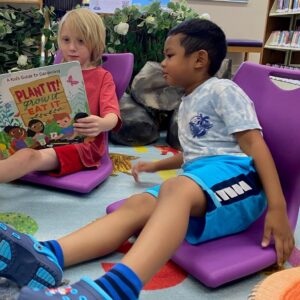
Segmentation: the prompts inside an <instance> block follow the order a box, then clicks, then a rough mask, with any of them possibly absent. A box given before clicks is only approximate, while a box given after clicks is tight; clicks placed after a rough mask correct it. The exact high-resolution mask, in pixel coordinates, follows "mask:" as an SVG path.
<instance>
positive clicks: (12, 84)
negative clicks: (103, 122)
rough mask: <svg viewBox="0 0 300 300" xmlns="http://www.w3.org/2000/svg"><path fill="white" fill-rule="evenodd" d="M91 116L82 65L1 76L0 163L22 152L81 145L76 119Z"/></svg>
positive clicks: (43, 68)
mask: <svg viewBox="0 0 300 300" xmlns="http://www.w3.org/2000/svg"><path fill="white" fill-rule="evenodd" d="M88 114H89V107H88V101H87V96H86V92H85V87H84V81H83V77H82V72H81V67H80V64H79V62H68V63H62V64H57V65H52V66H46V67H40V68H35V69H30V70H24V71H19V72H14V73H7V74H1V75H0V159H4V158H7V157H8V156H10V155H12V154H13V153H15V152H16V151H18V150H19V149H22V148H26V147H31V148H35V149H42V148H46V147H53V146H57V145H62V144H69V143H78V142H82V141H83V137H79V136H77V135H76V133H75V132H74V129H73V123H74V121H75V120H76V118H77V119H78V118H82V117H85V116H87V115H88Z"/></svg>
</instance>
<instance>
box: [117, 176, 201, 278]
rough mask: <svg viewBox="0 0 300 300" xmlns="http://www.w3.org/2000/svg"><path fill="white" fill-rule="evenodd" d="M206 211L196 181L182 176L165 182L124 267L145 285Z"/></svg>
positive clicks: (126, 258)
mask: <svg viewBox="0 0 300 300" xmlns="http://www.w3.org/2000/svg"><path fill="white" fill-rule="evenodd" d="M205 210H206V197H205V194H204V193H203V191H202V189H201V188H200V187H199V186H198V184H196V183H195V182H194V181H193V180H191V179H189V178H187V177H184V176H179V177H177V178H174V179H171V180H168V181H166V182H165V183H164V184H163V185H162V186H161V189H160V194H159V197H158V203H157V206H156V208H155V211H154V212H153V214H152V215H151V217H150V219H149V221H148V222H147V223H146V225H145V226H144V228H143V230H142V232H141V233H140V235H139V237H138V239H137V240H136V242H135V243H134V245H133V247H132V248H131V249H130V251H129V252H128V253H127V254H126V255H125V256H124V258H123V260H122V263H123V264H125V265H127V266H128V267H130V268H131V269H132V270H133V271H134V272H135V273H136V274H137V275H138V277H139V278H140V279H141V280H142V282H143V283H146V282H147V281H149V280H150V279H151V277H152V276H153V275H154V274H155V273H156V272H157V271H159V269H160V268H161V267H162V266H163V264H164V263H165V262H166V261H167V260H168V259H169V258H170V257H171V256H172V255H173V253H174V252H175V250H176V249H177V248H178V246H179V245H180V244H181V242H182V241H183V239H184V237H185V234H186V231H187V227H188V222H189V217H190V215H192V216H201V215H204V214H205Z"/></svg>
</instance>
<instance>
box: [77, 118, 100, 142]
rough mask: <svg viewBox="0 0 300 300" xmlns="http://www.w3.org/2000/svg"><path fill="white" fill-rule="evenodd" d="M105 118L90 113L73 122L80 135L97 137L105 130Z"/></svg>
mask: <svg viewBox="0 0 300 300" xmlns="http://www.w3.org/2000/svg"><path fill="white" fill-rule="evenodd" d="M102 123H103V118H101V117H99V116H95V115H90V116H88V117H85V118H80V119H78V120H77V121H76V123H74V124H73V127H74V129H75V131H76V133H77V134H78V135H84V136H90V137H95V136H97V135H99V134H100V133H101V132H102V131H104V130H103V128H102V127H103V126H102Z"/></svg>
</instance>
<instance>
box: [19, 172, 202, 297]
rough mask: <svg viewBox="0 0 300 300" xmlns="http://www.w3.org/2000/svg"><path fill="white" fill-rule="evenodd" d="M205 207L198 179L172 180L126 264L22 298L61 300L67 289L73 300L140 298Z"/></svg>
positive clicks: (24, 294) (163, 189)
mask: <svg viewBox="0 0 300 300" xmlns="http://www.w3.org/2000/svg"><path fill="white" fill-rule="evenodd" d="M145 197H147V196H146V195H145ZM205 209H206V198H205V195H204V193H203V191H202V190H201V188H200V187H199V186H198V185H197V184H196V183H194V181H192V180H191V179H188V178H186V177H183V176H180V177H178V178H175V179H171V180H168V181H167V182H166V183H164V184H163V185H162V187H161V189H160V194H159V199H158V203H157V204H156V205H155V209H154V211H153V213H152V214H151V216H150V218H149V220H148V221H147V223H146V225H145V226H144V229H143V230H142V232H141V233H140V235H139V237H138V239H137V241H136V243H135V244H134V245H133V247H132V248H131V249H130V250H129V252H128V253H127V254H126V255H125V256H124V258H123V260H122V263H120V264H117V265H115V266H114V267H113V268H112V269H111V270H110V271H109V272H107V273H106V274H105V275H104V276H103V277H101V278H99V279H97V280H96V281H92V280H90V279H89V278H83V279H82V280H81V281H79V282H77V283H75V284H73V285H72V286H71V287H67V288H66V289H62V290H55V291H49V290H45V291H39V292H35V291H33V290H31V289H28V288H24V289H22V291H21V294H20V298H19V300H29V299H30V300H33V299H39V300H46V299H48V296H47V295H48V294H50V293H51V295H52V299H53V300H58V299H63V296H62V295H64V294H65V293H66V292H67V294H68V297H69V298H70V299H71V300H73V299H78V298H76V297H77V296H76V297H75V296H74V298H73V296H72V293H73V292H74V293H75V291H77V292H78V291H80V296H82V297H86V298H88V299H91V300H98V299H99V300H100V299H114V300H123V299H130V300H134V299H138V297H139V293H140V290H141V288H142V285H143V284H144V283H146V282H147V281H148V280H150V278H151V277H152V276H153V275H154V274H155V273H156V272H157V271H158V270H159V269H160V268H161V267H162V265H163V264H164V263H165V262H166V261H167V260H168V259H169V258H170V257H171V256H172V254H173V253H174V251H175V250H176V249H177V247H178V246H179V245H180V243H181V242H182V240H183V239H184V236H185V234H186V231H187V226H188V221H189V217H190V215H192V216H201V215H204V213H205ZM120 210H121V209H120ZM116 213H117V212H115V214H116ZM133 215H134V213H133V212H132V216H133ZM120 216H121V215H120ZM144 221H145V219H143V222H144ZM103 225H104V223H102V225H101V226H103ZM141 225H142V224H141ZM118 228H119V227H118ZM123 238H124V236H123ZM79 240H80V241H82V240H81V239H79ZM79 240H78V242H79ZM115 246H116V245H115ZM94 247H96V246H94ZM101 251H102V250H101Z"/></svg>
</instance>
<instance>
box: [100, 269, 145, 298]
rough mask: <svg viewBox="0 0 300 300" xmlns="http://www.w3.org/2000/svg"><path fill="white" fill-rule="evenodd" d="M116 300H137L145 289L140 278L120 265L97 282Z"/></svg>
mask: <svg viewBox="0 0 300 300" xmlns="http://www.w3.org/2000/svg"><path fill="white" fill-rule="evenodd" d="M95 282H96V283H97V284H98V285H99V286H100V287H101V288H102V289H103V290H104V291H105V292H106V293H107V294H109V295H110V296H111V298H112V299H114V300H135V299H138V298H139V294H140V291H141V289H142V287H143V284H142V282H141V280H140V279H139V278H138V276H137V275H136V274H135V273H134V272H133V271H132V270H131V269H130V268H128V267H127V266H125V265H123V264H121V263H119V264H116V265H115V266H114V267H113V268H111V269H110V270H109V271H108V272H107V273H106V274H105V275H104V276H102V277H100V278H98V279H97V280H96V281H95Z"/></svg>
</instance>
